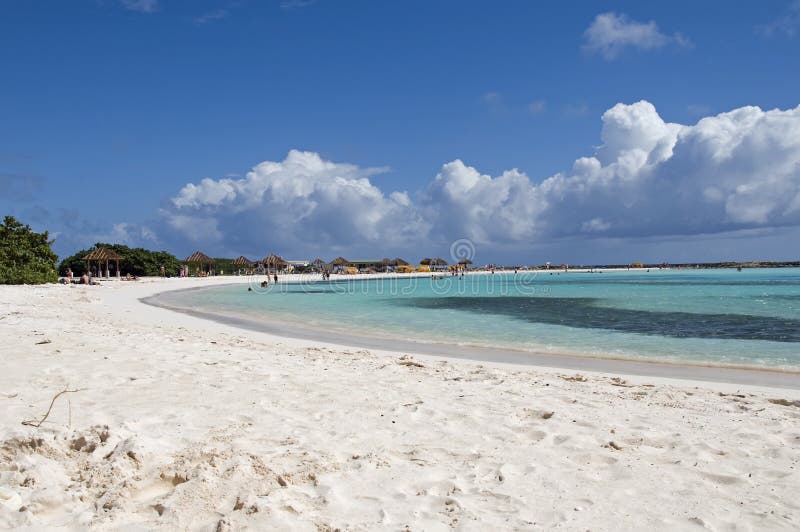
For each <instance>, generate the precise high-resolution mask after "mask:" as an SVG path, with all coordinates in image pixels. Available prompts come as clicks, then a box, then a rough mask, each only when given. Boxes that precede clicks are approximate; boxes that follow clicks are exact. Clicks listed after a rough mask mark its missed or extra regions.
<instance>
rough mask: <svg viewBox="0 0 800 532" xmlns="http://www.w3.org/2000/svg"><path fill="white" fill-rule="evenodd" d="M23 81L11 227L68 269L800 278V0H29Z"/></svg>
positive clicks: (14, 32)
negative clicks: (174, 264) (658, 270)
mask: <svg viewBox="0 0 800 532" xmlns="http://www.w3.org/2000/svg"><path fill="white" fill-rule="evenodd" d="M0 68H1V69H2V83H0V102H2V103H0V207H2V211H3V212H4V213H8V214H14V215H15V216H17V217H19V218H20V219H22V221H25V222H28V223H30V224H31V225H33V226H34V227H36V228H39V229H45V228H46V229H49V230H50V231H51V232H52V233H54V234H56V235H57V239H56V244H55V249H56V251H57V252H58V253H59V254H62V255H65V254H69V253H72V252H74V251H76V250H77V249H79V248H81V247H88V246H89V245H91V244H92V243H94V242H95V241H97V240H110V239H116V240H118V241H123V242H125V243H129V244H132V245H143V246H146V247H156V248H166V249H169V250H170V251H173V252H174V253H176V254H177V255H179V256H180V255H186V254H188V253H190V252H191V251H193V250H194V249H198V248H199V249H203V250H204V251H206V252H207V253H210V254H215V255H231V256H235V255H238V254H240V253H244V254H249V255H251V256H252V257H254V258H255V257H258V256H261V255H262V254H266V253H268V252H271V251H277V252H279V253H282V254H284V255H286V256H289V257H305V256H309V257H310V256H311V255H314V256H316V255H321V256H323V257H325V258H332V257H333V256H335V255H338V254H348V253H349V254H358V255H365V254H366V255H375V256H384V255H392V256H395V255H398V254H399V255H403V254H406V255H409V257H410V258H411V259H415V258H419V257H416V256H415V255H443V256H446V255H447V254H448V253H449V245H450V243H451V242H452V241H454V240H457V239H460V238H466V239H469V240H470V241H472V242H473V243H474V245H475V248H476V250H477V253H478V256H477V260H478V262H493V261H498V262H543V261H545V260H552V261H555V262H565V261H567V262H573V263H575V262H587V263H591V262H627V261H631V260H647V261H660V260H670V261H676V262H677V261H683V260H687V261H688V260H725V259H750V258H768V259H797V258H798V257H797V251H796V250H797V243H798V240H799V239H798V236H799V235H800V232H798V230H797V227H798V225H800V208H797V209H796V208H795V207H794V203H793V198H794V194H797V198H798V200H797V202H798V205H800V170H798V168H800V166H798V164H799V163H798V161H800V138H798V137H800V134H798V132H799V131H800V128H799V127H798V125H797V122H798V121H800V112H792V111H793V110H794V109H795V108H797V106H798V104H800V101H799V99H800V96H798V90H797V88H798V87H800V4H799V3H798V2H796V1H795V2H783V1H771V2H760V3H754V2H753V3H731V2H702V3H697V2H670V3H666V2H662V3H644V2H606V3H597V2H591V3H590V2H584V3H572V4H570V5H568V6H565V5H564V4H563V3H559V2H522V1H519V2H502V3H498V2H463V1H459V2H455V1H453V2H444V1H443V2H369V1H363V2H355V1H354V2H338V1H331V0H318V1H299V0H295V1H291V0H287V1H283V2H282V1H280V0H276V1H266V0H264V1H258V2H256V1H253V0H251V1H244V0H243V1H237V2H224V1H194V2H173V1H169V0H127V1H125V0H122V1H118V0H102V1H101V0H86V1H74V2H62V1H52V2H45V1H42V2H28V1H13V0H12V1H9V2H6V3H5V4H4V14H3V17H2V18H0ZM641 100H644V101H646V102H649V103H648V104H647V105H650V104H651V107H652V108H653V109H651V108H650V107H648V106H647V105H644V104H643V105H641V106H639V107H626V108H621V109H618V111H617V112H615V113H612V115H613V116H612V115H606V120H604V119H603V118H602V117H603V116H604V113H606V112H607V111H608V110H609V109H612V108H614V106H615V105H616V104H618V103H622V104H626V105H628V106H632V105H634V104H636V103H637V102H640V101H641ZM748 106H758V107H759V108H760V109H761V110H763V111H770V110H774V109H778V110H780V112H781V113H785V114H779V115H769V114H765V113H762V114H758V113H755V112H751V113H750V114H747V113H744V114H742V116H740V117H737V118H735V119H731V120H728V119H724V120H723V119H719V120H716V122H715V121H714V120H715V118H714V117H716V116H717V115H719V114H720V113H729V112H731V111H734V110H737V109H740V108H747V109H751V107H748ZM745 115H746V116H745ZM654 116H655V117H658V118H659V119H661V120H663V122H665V123H674V124H680V125H681V126H683V127H684V128H685V129H683V130H681V131H680V132H678V131H677V130H675V131H673V128H669V127H668V128H662V127H661V126H660V125H659V124H655V125H653V121H654V120H655V118H654ZM737 116H738V115H737ZM704 117H708V118H709V119H710V120H709V125H708V126H707V127H705V128H703V129H702V130H697V129H691V128H692V126H694V125H695V124H697V122H698V121H699V120H700V119H702V118H704ZM656 121H657V120H656ZM631 123H644V124H646V126H647V127H646V128H645V130H640V129H635V131H633V133H632V134H633V135H634V136H635V137H636V138H637V139H639V138H645V137H648V136H649V135H650V133H651V132H653V135H655V136H658V138H663V139H666V140H664V142H666V143H667V144H671V145H672V146H673V148H674V150H673V151H674V156H673V155H672V154H670V155H669V156H664V157H663V158H661V159H659V160H658V161H656V162H655V163H653V162H652V161H653V157H652V156H651V157H649V159H648V161H650V162H648V163H647V164H646V165H645V164H644V163H642V164H638V163H637V164H638V166H635V168H634V169H630V168H628V167H627V166H626V164H627V163H625V164H623V161H627V160H628V159H630V157H632V155H631V154H632V153H634V152H635V153H645V154H648V153H650V154H652V153H654V152H653V151H652V150H655V149H656V148H655V147H654V146H655V145H656V144H657V143H656V142H655V141H653V142H652V143H648V142H644V145H642V146H640V145H638V144H636V145H632V144H630V143H627V144H626V142H628V141H625V142H623V144H624V145H622V147H621V148H619V149H611V148H608V147H607V145H608V144H609V143H611V144H613V143H614V142H617V141H616V140H614V139H619V138H622V137H625V138H628V136H629V135H628V134H629V133H631V131H630V130H628V129H625V128H629V127H631V126H630V124H631ZM648 124H649V125H648ZM651 126H652V128H651ZM648 128H650V129H648ZM653 128H654V129H653ZM731 128H734V129H735V130H736V131H738V132H739V133H740V134H739V133H737V134H736V135H733V137H730V138H728V137H725V135H727V134H728V133H727V132H729V131H730V129H731ZM623 130H624V131H623ZM604 132H605V133H604ZM604 135H605V136H604ZM626 135H627V136H626ZM654 138H655V137H654ZM720 138H726V139H727V142H730V143H739V144H737V145H736V146H737V147H736V150H735V153H733V155H730V154H728V155H730V157H731V160H730V161H729V164H723V163H720V162H719V161H720V153H722V152H721V151H719V150H723V151H724V149H723V148H720V147H719V146H717V144H714V142H716V140H719V139H720ZM715 139H716V140H715ZM731 139H733V140H731ZM741 139H745V140H744V141H742V140H741ZM710 145H714V146H717V148H715V149H716V150H717V151H713V150H712V151H708V146H710ZM604 146H606V147H604ZM659 149H660V148H659ZM701 149H702V150H706V151H705V152H704V155H697V153H698V150H701ZM290 150H298V151H297V152H292V153H297V154H299V155H297V156H296V157H294V158H292V157H291V154H290ZM604 150H605V151H604ZM637 150H638V151H637ZM773 153H774V154H775V156H774V157H773V155H772V154H773ZM287 154H290V155H289V156H287ZM595 156H597V159H598V160H600V161H601V166H602V172H605V173H603V175H604V176H605V177H603V178H602V180H604V181H603V182H602V184H598V183H599V181H598V180H600V179H601V178H600V177H597V176H599V175H600V174H598V173H592V172H595V170H591V171H589V170H586V169H577V170H576V168H575V167H574V163H575V161H576V160H578V159H580V158H581V157H595ZM698 157H699V159H698ZM457 160H458V161H462V162H463V168H461V167H458V168H456V167H454V166H447V165H448V164H451V163H452V162H454V161H457ZM776 160H777V161H778V163H775V161H776ZM264 161H273V162H274V163H275V164H278V165H281V166H280V169H279V170H277V173H274V172H272V171H268V170H264V171H262V172H254V174H253V175H251V177H250V178H248V177H247V176H248V172H250V171H251V169H253V168H254V167H256V166H257V165H259V163H262V162H264ZM319 161H321V164H322V166H319V165H318V162H319ZM345 163H347V164H345ZM651 163H652V164H651ZM375 168H380V169H382V170H383V171H376V170H369V169H375ZM700 168H702V174H698V173H697V172H699V170H698V169H700ZM512 169H517V170H518V172H519V174H521V175H522V176H524V178H517V177H508V175H506V177H505V178H503V177H501V176H503V175H504V172H508V171H510V170H512ZM471 170H475V174H476V175H478V176H479V177H478V178H476V179H473V178H472V177H470V176H471V175H472V174H471V173H470V171H471ZM598 171H600V170H598ZM587 172H589V173H587ZM590 174H591V175H590ZM629 174H631V175H634V177H633V178H630V175H629ZM733 174H735V176H734V175H733ZM275 176H278V177H275ZM437 176H439V177H438V179H437ZM480 176H482V177H480ZM553 176H561V178H563V180H564V182H565V184H563V185H559V186H558V187H555V185H554V183H556V182H553V181H550V182H547V180H548V178H552V177H553ZM592 176H594V177H592ZM732 176H733V177H732ZM473 177H474V176H473ZM204 178H208V179H210V180H212V181H210V182H209V183H210V184H209V185H208V186H207V187H205V188H204V189H203V190H202V191H199V189H197V190H194V189H193V190H190V191H188V192H187V189H186V188H185V187H186V186H187V185H189V184H194V185H199V184H200V183H201V180H203V179H204ZM276 179H278V181H275V180H276ZM361 180H367V182H368V184H369V186H368V187H366V188H365V187H362V186H361V185H359V183H362V181H361ZM587 180H588V181H587ZM612 181H613V183H612ZM633 181H635V183H634V184H631V183H632V182H633ZM543 182H547V184H545V185H542V183H543ZM700 182H702V186H701V185H699V184H698V183H700ZM280 183H284V185H285V183H294V185H291V186H292V187H294V189H295V190H294V192H293V193H292V194H290V195H288V196H287V195H286V194H284V193H280V190H282V189H280V186H279V184H280ZM297 183H302V186H301V185H297ZM337 183H338V185H337ZM476 183H478V186H476V185H475V184H476ZM587 183H590V184H589V185H587ZM664 183H669V190H670V192H669V193H665V189H663V188H662V187H663V186H666V185H664ZM362 184H363V183H362ZM556 184H558V183H556ZM284 185H281V186H284ZM339 185H341V186H339ZM354 186H356V188H358V189H359V190H358V191H357V192H355V193H354V194H355V196H348V194H344V193H342V190H347V191H352V190H353V187H354ZM337 187H338V188H337ZM342 187H344V188H342ZM359 187H360V188H359ZM459 187H460V188H459ZM559 187H566V188H565V189H563V190H562V188H559ZM597 187H600V188H597ZM754 187H755V189H757V190H756V191H751V188H754ZM556 188H558V191H554V190H555V189H556ZM223 189H224V190H225V191H227V192H225V193H222V192H220V190H223ZM456 189H458V190H456ZM232 190H233V192H232ZM393 193H398V194H400V193H405V199H403V198H400V197H399V196H398V197H393V196H392V194H393ZM220 194H221V195H220ZM748 194H749V196H748ZM253 195H255V196H253ZM189 196H191V198H189ZM695 196H696V197H702V198H704V199H703V200H702V201H700V200H698V201H697V202H689V201H684V200H682V199H681V198H687V197H691V198H693V197H695ZM253 197H257V199H258V201H256V200H253ZM498 197H499V198H500V200H499V201H494V200H495V199H496V198H498ZM623 197H624V198H625V200H624V201H623V200H621V199H620V198H623ZM181 198H182V199H181ZM187 198H188V199H187ZM503 198H505V199H503ZM515 198H517V199H519V201H515ZM618 202H621V203H618ZM636 205H638V206H639V207H636ZM706 210H707V212H709V214H708V216H699V215H698V212H706ZM622 211H625V212H627V213H628V214H627V215H624V216H623V215H622V214H620V213H621V212H622ZM650 213H658V214H653V215H652V219H650V217H649V216H650ZM584 215H585V216H584ZM581 217H585V218H586V219H579V218H581ZM643 217H645V218H647V220H646V221H645V222H644V223H641V220H642V219H643ZM676 219H679V220H683V222H681V223H677V222H676ZM287 220H291V222H290V223H289V222H287ZM209 221H212V222H209ZM572 222H574V224H573V223H572ZM209 224H210V225H209ZM334 225H335V226H336V227H337V228H336V229H331V227H332V226H334ZM573 225H574V227H573ZM365 226H372V228H370V229H367V228H365ZM632 226H639V229H636V230H633V229H631V227H632ZM398 227H399V229H398ZM792 243H793V244H794V245H791V244H792ZM787 244H788V245H787Z"/></svg>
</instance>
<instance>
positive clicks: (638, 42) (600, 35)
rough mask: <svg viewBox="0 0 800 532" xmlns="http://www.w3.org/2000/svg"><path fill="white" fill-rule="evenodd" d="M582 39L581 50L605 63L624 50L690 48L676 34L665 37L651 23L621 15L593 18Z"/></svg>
mask: <svg viewBox="0 0 800 532" xmlns="http://www.w3.org/2000/svg"><path fill="white" fill-rule="evenodd" d="M583 36H584V49H585V50H586V51H588V52H590V53H598V54H600V55H601V56H603V58H605V59H607V60H612V59H615V58H616V57H617V56H618V55H619V54H620V53H622V51H623V50H624V49H625V48H638V49H640V50H655V49H657V48H662V47H664V46H666V45H668V44H675V45H678V46H683V47H686V46H691V42H690V41H689V40H688V39H687V38H686V37H684V36H683V35H681V34H680V33H675V34H673V35H667V34H665V33H662V32H661V30H659V29H658V25H657V24H656V23H655V22H654V21H652V20H651V21H650V22H637V21H635V20H631V19H630V18H628V16H627V15H625V14H624V13H620V14H617V13H613V12H608V13H601V14H599V15H597V16H596V17H595V18H594V20H593V21H592V23H591V24H590V25H589V27H588V28H587V29H586V31H585V32H584V34H583Z"/></svg>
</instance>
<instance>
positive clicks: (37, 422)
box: [22, 388, 86, 428]
mask: <svg viewBox="0 0 800 532" xmlns="http://www.w3.org/2000/svg"><path fill="white" fill-rule="evenodd" d="M85 389H86V388H80V389H77V390H70V389H69V388H64V389H63V390H61V391H60V392H58V393H57V394H55V395H54V396H53V400H52V401H50V408H48V409H47V412H46V413H45V415H44V417H43V418H42V419H40V420H35V419H31V420H28V421H23V422H22V424H23V425H28V426H29V427H36V428H39V427H41V426H42V423H44V422H45V421H47V418H48V417H49V416H50V412H52V411H53V405H54V404H56V399H58V398H59V397H61V396H62V395H64V394H65V393H76V392H82V391H84V390H85ZM70 406H71V405H70ZM70 417H72V410H71V409H70ZM71 421H72V420H71V419H70V422H71Z"/></svg>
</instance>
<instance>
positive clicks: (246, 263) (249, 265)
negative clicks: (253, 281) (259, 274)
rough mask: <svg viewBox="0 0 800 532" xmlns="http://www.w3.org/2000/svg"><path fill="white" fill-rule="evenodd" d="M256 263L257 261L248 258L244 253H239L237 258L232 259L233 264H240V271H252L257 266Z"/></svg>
mask: <svg viewBox="0 0 800 532" xmlns="http://www.w3.org/2000/svg"><path fill="white" fill-rule="evenodd" d="M255 265H256V263H255V262H253V261H252V260H250V259H248V258H247V257H245V256H244V255H239V256H238V257H236V258H235V259H233V260H232V261H231V266H238V267H239V271H241V270H247V271H252V269H253V268H254V267H255Z"/></svg>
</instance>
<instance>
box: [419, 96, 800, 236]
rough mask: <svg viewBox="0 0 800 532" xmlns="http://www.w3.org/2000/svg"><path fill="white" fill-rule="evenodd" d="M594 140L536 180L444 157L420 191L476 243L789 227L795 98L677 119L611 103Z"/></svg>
mask: <svg viewBox="0 0 800 532" xmlns="http://www.w3.org/2000/svg"><path fill="white" fill-rule="evenodd" d="M601 138H602V141H603V144H602V145H601V147H600V148H598V149H597V152H596V153H595V154H594V155H592V156H589V157H581V158H579V159H577V160H576V161H575V163H574V164H573V168H572V171H571V172H568V173H561V174H556V175H554V176H552V177H549V178H547V179H545V180H543V181H542V182H541V183H538V184H535V183H533V182H532V181H531V180H530V179H529V178H528V177H527V176H525V175H524V174H522V173H520V172H518V171H516V170H514V171H510V172H506V173H504V174H502V175H500V176H497V177H494V178H492V177H489V176H483V175H480V174H479V173H478V172H477V170H475V169H474V168H470V167H467V166H464V165H463V163H461V162H460V161H456V162H454V163H448V164H447V165H445V166H444V168H443V171H442V172H441V173H440V174H439V175H438V176H437V178H436V180H435V181H434V184H433V185H432V189H433V191H434V192H433V194H431V198H432V199H433V201H435V202H436V203H438V204H439V205H443V206H445V207H446V208H445V209H440V211H439V212H440V213H441V216H442V217H443V218H445V219H447V220H449V223H450V224H451V226H452V225H453V224H457V225H458V228H457V229H459V230H460V231H462V232H463V233H464V234H468V235H472V236H473V237H474V238H477V239H479V240H486V241H491V240H496V239H501V240H502V239H503V235H505V239H511V240H518V241H524V240H526V239H532V238H537V237H558V236H574V235H577V234H581V233H593V234H603V235H606V236H609V235H611V236H615V237H635V236H643V235H650V236H652V235H668V234H673V235H674V234H699V233H715V232H722V231H733V230H739V229H745V228H753V227H763V226H774V227H778V226H784V225H798V224H800V209H799V208H798V205H800V199H798V195H800V107H798V108H795V109H791V110H787V111H781V110H772V111H762V110H761V109H759V108H758V107H743V108H741V109H736V110H734V111H731V112H728V113H722V114H719V115H717V116H712V117H707V118H704V119H702V120H700V121H699V122H698V123H697V124H696V125H694V126H686V125H680V124H673V123H668V122H665V121H664V120H663V119H662V118H661V117H660V116H659V115H658V113H657V112H656V109H655V107H654V106H653V105H652V104H650V103H649V102H646V101H640V102H637V103H634V104H632V105H624V104H617V105H615V106H614V107H613V108H611V109H609V110H608V111H606V112H605V113H604V114H603V127H602V131H601ZM448 211H450V212H448ZM451 229H454V228H452V227H451Z"/></svg>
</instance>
